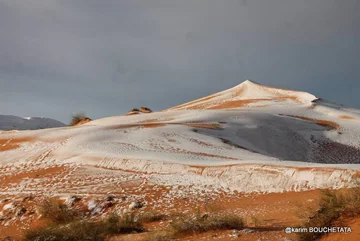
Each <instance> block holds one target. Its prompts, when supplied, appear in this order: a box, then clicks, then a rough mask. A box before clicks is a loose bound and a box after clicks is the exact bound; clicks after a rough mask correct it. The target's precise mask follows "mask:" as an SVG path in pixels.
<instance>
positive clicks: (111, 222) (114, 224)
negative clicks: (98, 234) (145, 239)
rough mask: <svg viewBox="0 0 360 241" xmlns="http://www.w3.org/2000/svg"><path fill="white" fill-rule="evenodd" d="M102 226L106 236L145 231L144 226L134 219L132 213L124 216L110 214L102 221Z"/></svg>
mask: <svg viewBox="0 0 360 241" xmlns="http://www.w3.org/2000/svg"><path fill="white" fill-rule="evenodd" d="M103 226H104V228H105V230H106V232H107V233H108V234H121V233H140V232H144V231H145V228H144V226H143V225H142V224H141V222H140V221H139V220H138V219H136V216H135V214H134V213H129V214H124V215H123V216H118V215H117V214H111V215H110V216H109V217H108V218H107V219H106V220H105V221H104V224H103Z"/></svg>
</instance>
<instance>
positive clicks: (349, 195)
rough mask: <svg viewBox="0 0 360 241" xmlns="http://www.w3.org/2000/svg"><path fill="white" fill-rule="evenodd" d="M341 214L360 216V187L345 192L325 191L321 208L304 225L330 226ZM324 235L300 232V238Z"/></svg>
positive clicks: (307, 240)
mask: <svg viewBox="0 0 360 241" xmlns="http://www.w3.org/2000/svg"><path fill="white" fill-rule="evenodd" d="M341 216H344V217H356V216H360V188H353V189H349V190H347V191H346V192H343V193H340V192H336V191H331V190H325V191H323V193H322V197H321V199H320V203H319V208H318V209H317V210H316V211H315V213H314V214H313V215H312V216H311V217H309V220H308V221H307V222H306V223H305V224H304V225H303V226H305V227H329V226H331V225H332V224H333V223H334V222H335V221H336V220H337V219H339V218H340V217H341ZM322 235H323V233H299V240H300V241H311V240H316V239H318V238H319V237H320V236H322Z"/></svg>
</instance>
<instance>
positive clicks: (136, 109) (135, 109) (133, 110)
mask: <svg viewBox="0 0 360 241" xmlns="http://www.w3.org/2000/svg"><path fill="white" fill-rule="evenodd" d="M135 111H140V110H139V109H138V108H134V109H132V110H131V111H130V112H135Z"/></svg>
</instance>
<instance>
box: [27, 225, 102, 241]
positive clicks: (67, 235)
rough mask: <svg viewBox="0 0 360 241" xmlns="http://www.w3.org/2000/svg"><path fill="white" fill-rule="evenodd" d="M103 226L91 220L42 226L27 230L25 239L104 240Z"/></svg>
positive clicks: (58, 240)
mask: <svg viewBox="0 0 360 241" xmlns="http://www.w3.org/2000/svg"><path fill="white" fill-rule="evenodd" d="M103 233H104V232H103V230H102V227H101V226H98V225H97V224H96V223H94V222H90V221H75V222H73V223H71V224H68V225H57V226H50V227H41V228H37V229H34V230H30V231H27V232H26V234H25V238H24V240H25V241H63V240H66V241H85V240H86V241H104V240H105V235H104V234H103Z"/></svg>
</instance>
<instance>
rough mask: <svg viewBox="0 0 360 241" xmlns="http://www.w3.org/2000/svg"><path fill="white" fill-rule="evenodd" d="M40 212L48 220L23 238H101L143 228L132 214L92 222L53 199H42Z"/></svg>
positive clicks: (36, 240)
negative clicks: (44, 224) (45, 224)
mask: <svg viewBox="0 0 360 241" xmlns="http://www.w3.org/2000/svg"><path fill="white" fill-rule="evenodd" d="M40 212H41V214H42V217H43V218H46V219H47V220H50V221H51V222H48V223H47V226H41V227H38V228H35V229H30V230H27V231H26V232H25V239H24V240H25V241H57V240H66V241H84V240H87V241H103V240H106V237H108V236H112V235H116V234H124V233H137V232H144V231H145V228H144V227H143V225H142V224H141V222H140V221H139V220H138V218H137V217H136V216H135V214H134V213H129V214H124V215H122V216H118V215H116V214H110V215H109V216H108V217H107V218H106V219H103V220H96V221H92V220H91V219H90V218H89V217H86V216H85V215H84V214H81V213H79V212H74V211H72V210H70V209H69V208H68V207H67V206H66V205H64V204H62V203H61V202H59V201H58V200H56V199H46V200H45V201H44V203H43V204H42V205H41V207H40Z"/></svg>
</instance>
